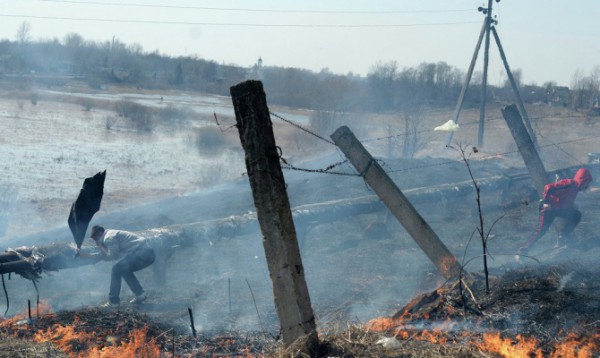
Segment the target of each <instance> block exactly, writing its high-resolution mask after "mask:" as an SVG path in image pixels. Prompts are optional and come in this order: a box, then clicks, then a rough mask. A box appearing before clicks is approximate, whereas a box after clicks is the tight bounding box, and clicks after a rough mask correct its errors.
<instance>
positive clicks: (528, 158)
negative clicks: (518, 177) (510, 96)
mask: <svg viewBox="0 0 600 358" xmlns="http://www.w3.org/2000/svg"><path fill="white" fill-rule="evenodd" d="M502 116H503V117H504V119H505V120H506V124H507V125H508V128H509V129H510V133H511V134H512V136H513V138H514V139H515V142H516V143H517V147H518V148H519V153H521V157H523V161H524V162H525V166H526V167H527V170H528V171H529V175H531V179H532V180H533V185H535V189H536V190H537V192H538V194H539V195H540V196H541V195H542V193H543V192H544V186H546V184H548V174H547V173H546V169H545V168H544V164H543V163H542V160H541V159H540V156H539V155H538V152H537V151H536V150H535V145H534V144H533V141H532V140H531V137H530V136H529V133H528V132H527V129H526V128H525V125H524V124H523V120H522V119H521V114H519V110H518V109H517V106H515V105H514V104H511V105H510V106H506V107H504V108H503V109H502Z"/></svg>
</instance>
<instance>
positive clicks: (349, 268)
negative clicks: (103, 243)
mask: <svg viewBox="0 0 600 358" xmlns="http://www.w3.org/2000/svg"><path fill="white" fill-rule="evenodd" d="M1 94H2V96H0V131H1V132H2V133H3V136H2V138H0V155H1V156H2V158H3V159H2V165H3V176H2V178H0V190H1V192H2V198H1V199H0V204H1V205H2V206H1V207H0V210H1V211H0V215H1V216H0V217H1V222H0V224H1V227H0V228H1V230H0V233H2V234H3V235H2V236H3V237H2V244H3V247H4V248H5V249H6V248H10V247H14V246H17V245H29V246H31V245H44V244H49V243H52V242H58V241H70V240H71V237H70V233H69V231H68V229H67V227H66V219H67V217H68V212H69V209H70V205H71V203H72V202H73V200H74V199H75V198H76V196H77V194H78V192H79V189H80V188H81V184H82V182H83V179H84V178H86V177H88V176H91V175H93V174H95V173H96V172H98V171H102V170H107V180H106V185H105V196H104V198H103V202H102V208H101V211H100V212H99V213H98V214H97V215H96V216H95V218H94V220H93V221H94V223H103V224H105V225H106V226H108V227H114V228H121V229H128V230H133V231H142V230H149V229H160V228H163V227H165V228H167V229H166V230H168V228H169V227H172V226H177V225H186V224H196V225H198V226H199V227H202V223H203V222H205V221H207V220H210V219H224V218H228V217H231V216H239V215H243V214H247V213H251V212H253V211H255V208H254V206H253V202H252V197H251V192H250V188H249V185H248V180H247V177H246V176H245V175H244V173H245V164H244V154H243V151H242V150H241V146H240V144H239V139H238V134H237V129H236V128H235V127H231V126H232V125H233V124H234V123H235V121H234V117H233V109H232V108H231V102H230V99H229V98H227V97H216V96H211V95H206V94H198V93H171V92H169V93H158V92H149V91H140V90H135V89H130V88H112V89H110V90H106V91H102V92H91V91H89V90H87V89H85V88H81V87H73V88H69V89H64V88H63V89H61V90H60V91H59V90H50V89H32V90H29V91H26V92H24V91H16V90H4V91H3V92H2V93H1ZM267 100H268V93H267ZM501 107H502V105H501V104H494V105H490V106H489V108H488V111H487V117H486V118H487V120H486V127H485V137H484V145H483V146H478V145H477V131H478V120H479V112H478V110H477V109H465V110H464V111H463V114H462V115H461V119H460V126H461V128H460V130H459V131H458V132H456V134H455V136H454V139H453V141H452V144H453V146H454V147H455V148H458V147H462V148H465V149H466V150H467V154H468V155H469V160H470V163H471V164H472V169H473V171H474V175H475V177H476V178H485V177H488V176H492V175H498V174H503V173H509V172H513V171H515V170H516V171H519V170H523V163H522V160H521V159H520V157H519V154H518V151H517V149H516V146H515V145H514V140H513V139H512V137H511V135H510V133H509V131H508V129H507V127H506V124H505V122H504V120H503V118H502V116H501V114H500V108H501ZM132 108H133V109H132ZM527 109H528V114H529V116H530V118H531V120H532V125H533V127H534V128H535V130H536V133H537V135H538V141H539V146H540V155H541V157H542V160H543V161H544V164H545V166H546V169H547V170H554V169H559V168H566V167H572V166H578V165H585V164H587V163H588V153H592V152H597V151H598V144H597V140H596V138H597V137H598V134H600V126H599V124H598V123H597V122H598V120H597V118H595V117H588V116H586V115H585V114H582V113H578V112H571V111H569V110H568V109H565V108H554V107H550V106H547V105H544V104H534V105H530V106H528V108H527ZM270 110H271V111H272V112H274V113H276V114H278V115H279V116H281V117H283V118H285V119H288V120H291V121H293V122H294V123H296V124H298V125H300V126H302V127H303V128H306V129H308V130H309V131H312V132H313V133H316V134H319V135H320V136H322V137H324V138H329V135H330V134H331V133H332V132H333V130H335V128H337V126H340V125H348V126H349V127H350V128H351V129H352V130H353V132H354V133H355V134H356V135H357V137H358V138H359V139H361V141H362V142H363V143H364V144H365V146H366V147H367V149H368V150H369V151H370V152H371V153H372V154H373V155H375V156H377V157H378V158H381V159H382V162H383V163H385V164H384V165H383V166H384V168H385V169H386V170H387V171H388V172H389V173H390V175H391V176H392V178H393V179H394V181H395V182H396V183H397V184H398V185H399V187H400V188H401V189H403V190H404V189H411V188H418V187H427V186H431V185H437V184H442V183H454V182H461V181H465V180H469V174H468V171H467V168H466V166H465V165H464V163H463V162H462V161H461V160H460V156H459V154H458V152H457V151H456V150H455V149H451V148H446V147H445V142H446V138H447V135H448V134H447V133H446V132H439V131H434V130H433V128H434V127H436V126H439V125H441V124H443V123H445V122H446V121H447V120H448V119H451V116H452V111H453V108H447V109H427V110H422V111H421V112H419V115H420V118H421V121H420V122H419V127H418V130H417V131H415V132H413V133H415V135H414V138H416V139H417V141H418V144H417V145H416V146H415V155H414V158H401V156H400V154H401V153H402V148H403V144H404V142H403V141H404V139H405V138H406V137H408V136H407V135H406V132H405V129H404V128H405V127H404V123H403V121H402V117H401V116H400V115H399V114H389V115H373V114H365V113H362V114H345V115H343V116H338V117H336V118H335V121H334V123H326V124H323V123H322V122H317V121H314V120H313V119H311V118H312V117H313V116H314V113H312V112H311V111H308V110H301V109H290V108H282V107H277V106H270ZM140 111H141V112H142V113H145V114H146V115H145V116H144V117H143V118H151V119H152V120H151V121H150V122H148V121H144V120H142V119H140V117H139V116H138V115H136V114H135V113H139V112H140ZM215 117H216V119H217V120H218V123H217V120H215ZM272 120H273V123H274V131H275V136H276V141H277V144H278V145H279V146H280V147H281V150H282V156H283V157H284V158H285V159H286V161H288V162H289V163H291V164H293V165H294V166H296V167H299V168H305V169H311V170H318V169H323V168H325V167H327V166H328V165H330V164H332V163H336V162H339V161H343V160H344V159H345V158H344V157H343V154H341V152H339V151H338V150H337V149H336V148H335V147H334V146H332V145H331V144H329V143H326V142H324V141H323V140H321V139H319V138H316V137H315V136H312V135H310V134H309V133H307V132H306V131H302V130H300V129H298V128H297V127H296V126H293V125H290V124H289V123H288V122H286V121H282V120H279V119H278V118H276V117H274V116H272ZM473 147H477V153H475V152H474V150H473ZM336 170H340V171H344V172H347V173H353V169H352V168H350V166H349V165H348V164H344V165H342V166H340V167H338V169H336ZM284 174H285V176H286V183H287V184H288V195H289V196H290V202H291V205H292V207H296V206H299V205H309V204H315V203H319V202H324V201H327V200H336V199H344V198H358V197H362V196H365V195H373V194H374V193H373V191H372V190H371V189H370V188H369V187H368V186H367V185H366V184H365V183H364V181H363V180H362V179H361V178H359V177H357V176H337V175H331V174H323V173H314V172H306V171H298V170H286V171H285V172H284ZM594 174H595V175H596V176H597V174H598V173H596V172H595V173H594ZM594 185H595V184H594ZM592 189H594V188H592ZM495 195H497V193H486V192H484V193H482V196H484V197H485V199H486V203H487V204H486V205H491V206H494V203H499V202H502V200H501V199H502V198H496V197H495ZM597 196H598V191H596V190H593V191H591V192H589V193H585V194H582V196H581V198H580V200H579V202H580V206H581V208H582V211H584V220H583V221H582V223H581V225H580V226H579V227H578V229H577V231H576V234H577V235H579V237H580V238H581V239H582V240H583V242H585V245H586V246H585V247H586V248H587V249H588V250H587V251H584V252H578V253H577V254H576V255H577V256H571V255H565V257H564V258H565V259H567V260H574V259H575V257H580V258H582V260H583V259H585V260H588V259H589V260H593V257H594V255H595V252H596V251H595V250H596V246H595V245H594V244H593V243H594V242H596V241H597V240H598V238H599V236H598V234H597V233H596V232H597V230H596V228H597V225H596V223H595V222H594V220H593V218H594V217H597V215H596V214H597V213H598V209H597V207H596V203H597ZM527 200H528V198H527V197H525V196H524V197H523V198H522V200H521V201H520V202H519V201H518V202H516V203H513V204H514V205H512V206H511V207H510V209H503V208H498V207H496V208H491V207H490V206H486V207H485V208H484V209H485V213H486V221H485V222H486V225H491V223H492V222H494V221H495V220H497V219H498V222H497V224H496V225H495V226H494V228H493V230H491V236H490V246H489V248H490V252H491V253H492V254H493V255H494V260H492V261H491V267H492V271H493V272H494V273H495V274H500V273H502V272H505V271H507V270H510V269H513V268H515V267H522V266H523V265H528V264H529V262H527V261H526V262H523V261H521V262H519V263H516V262H515V261H514V258H513V256H514V253H515V248H516V247H517V246H518V245H519V244H520V243H522V242H523V241H524V240H526V238H527V235H528V234H529V233H530V231H531V230H533V228H534V225H535V223H536V220H537V216H536V211H535V208H534V207H535V205H529V204H530V203H528V202H527ZM490 203H491V204H490ZM417 209H418V210H420V212H421V213H422V215H423V216H424V218H425V219H426V220H427V221H428V222H429V223H430V225H431V226H432V228H433V229H434V230H435V231H436V232H437V233H438V234H439V236H440V237H441V239H442V240H443V241H444V242H445V243H446V245H447V246H448V247H449V248H450V250H451V251H452V252H453V253H454V254H455V255H456V256H457V257H461V258H466V259H470V258H473V257H477V255H479V254H480V251H481V249H480V246H478V244H477V242H476V240H471V238H472V235H473V231H474V229H475V228H476V225H477V220H478V218H477V212H476V208H475V193H474V192H473V196H471V197H470V196H467V197H465V198H464V202H463V201H461V202H450V203H436V204H427V205H423V206H418V207H417ZM500 217H501V219H499V218H500ZM487 228H488V229H490V226H487ZM200 230H201V229H200ZM298 235H299V241H300V245H301V251H302V255H303V263H304V266H305V269H306V275H307V282H308V285H309V290H310V293H311V300H312V303H313V307H314V309H315V312H316V314H317V317H318V324H319V325H320V327H324V329H333V327H341V326H344V325H346V324H349V323H356V322H366V321H368V320H370V319H372V318H375V317H378V316H387V315H393V314H394V313H395V312H396V311H397V310H399V309H400V308H402V307H403V306H404V305H405V304H406V303H407V302H409V301H410V300H411V299H412V298H413V297H415V296H416V295H418V294H420V293H422V292H426V291H428V290H431V289H434V288H435V287H437V286H438V285H439V284H441V283H442V281H443V280H442V279H441V277H440V276H439V274H438V273H437V270H436V269H435V267H434V266H433V265H431V263H430V262H429V261H428V260H427V259H426V257H425V256H424V255H423V253H422V252H421V251H420V250H419V248H418V246H417V245H416V244H415V243H414V242H413V241H412V239H411V238H410V237H409V236H408V235H407V233H406V232H405V231H404V230H403V228H402V227H401V226H400V225H399V224H398V223H397V222H395V220H394V219H393V217H391V216H390V215H389V214H387V213H386V212H385V211H378V212H373V213H369V214H364V215H357V216H351V217H348V218H345V219H341V220H335V221H332V222H319V223H317V224H315V225H314V226H311V227H309V229H307V230H306V231H305V232H301V233H299V234H298ZM554 235H555V233H554V232H552V233H549V234H548V235H547V236H548V237H547V238H545V240H543V242H541V243H540V246H539V249H538V251H534V254H537V253H541V252H543V251H544V250H546V249H547V247H548V246H551V245H552V244H553V242H552V239H553V238H554ZM532 262H533V261H532ZM468 269H469V270H473V271H475V272H478V271H480V270H481V263H480V261H479V260H474V261H472V263H470V264H469V266H468ZM109 271H110V266H109V265H108V264H98V265H94V266H92V267H82V268H80V269H76V270H75V269H71V270H63V271H59V272H56V273H53V274H52V275H45V276H44V277H43V278H42V279H41V280H40V282H39V283H38V286H39V292H40V297H41V298H42V299H43V300H45V301H47V302H48V303H49V305H50V306H51V307H52V308H53V309H54V310H73V309H79V308H83V307H89V306H96V305H98V304H100V303H102V301H103V300H104V299H105V297H106V292H107V286H108V276H109ZM167 272H168V275H167V286H166V288H164V287H163V288H161V287H155V286H152V273H151V272H150V270H144V271H143V272H141V275H140V276H141V278H142V281H143V283H144V284H145V285H147V286H148V287H149V291H150V292H151V304H152V305H154V306H155V307H157V308H158V309H157V310H155V311H153V312H150V313H151V314H153V315H154V317H156V318H159V319H161V320H162V319H166V320H168V321H169V323H172V324H176V325H179V326H180V327H186V326H187V324H188V323H187V311H186V308H187V307H193V309H194V312H196V315H197V322H198V323H197V325H198V327H197V328H198V329H199V330H200V331H201V332H207V333H208V332H232V331H239V330H243V331H244V330H250V331H256V330H263V331H267V332H270V333H271V334H273V335H276V334H277V319H276V316H275V313H274V307H273V293H272V289H271V287H272V286H271V283H270V279H269V274H268V271H267V269H266V262H265V258H264V251H263V248H262V244H261V237H260V234H259V233H258V232H251V233H247V232H246V233H241V234H240V235H227V236H226V235H223V236H218V237H214V238H212V239H211V240H206V241H201V242H197V244H196V245H194V246H193V247H190V248H186V249H185V250H181V251H179V252H177V251H176V252H175V254H174V255H173V257H172V259H171V261H170V263H169V267H168V271H167ZM332 287H335V289H332ZM8 291H9V293H11V296H13V297H14V299H13V301H12V302H11V306H10V310H9V315H11V314H16V313H17V312H21V311H22V309H23V308H24V307H25V306H26V300H27V299H34V297H35V295H36V291H34V290H33V288H32V287H31V285H30V284H29V282H28V281H26V280H22V279H20V278H19V279H14V280H12V282H9V284H8ZM129 294H130V293H129V291H128V290H127V289H124V296H125V297H126V296H127V295H129ZM0 304H1V303H0Z"/></svg>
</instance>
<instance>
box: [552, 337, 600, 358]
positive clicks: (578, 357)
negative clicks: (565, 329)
mask: <svg viewBox="0 0 600 358" xmlns="http://www.w3.org/2000/svg"><path fill="white" fill-rule="evenodd" d="M599 342H600V333H596V334H593V335H592V336H591V337H579V336H578V335H576V334H574V333H570V334H568V335H567V337H566V338H565V339H564V340H563V341H561V342H560V343H558V344H557V345H556V346H554V352H552V354H551V355H550V358H591V357H593V354H594V352H598V350H600V343H599Z"/></svg>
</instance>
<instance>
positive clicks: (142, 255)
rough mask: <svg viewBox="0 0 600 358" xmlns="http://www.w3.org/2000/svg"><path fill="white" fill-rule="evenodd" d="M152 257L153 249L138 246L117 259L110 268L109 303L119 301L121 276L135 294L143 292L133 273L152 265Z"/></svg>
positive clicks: (153, 255)
mask: <svg viewBox="0 0 600 358" xmlns="http://www.w3.org/2000/svg"><path fill="white" fill-rule="evenodd" d="M154 259H155V254H154V250H152V249H150V248H138V249H136V250H134V251H133V252H131V253H129V254H127V255H125V257H123V258H122V259H121V260H119V262H117V263H116V264H115V265H114V266H113V268H112V273H111V276H110V292H109V294H108V300H109V301H110V302H111V303H119V301H120V299H119V295H120V293H121V278H123V279H124V280H125V282H127V285H128V286H129V288H130V289H131V291H133V293H134V294H135V295H136V296H138V295H141V294H142V293H144V289H143V288H142V285H140V281H138V279H137V278H136V277H135V275H134V274H133V273H134V272H136V271H139V270H141V269H143V268H146V267H148V266H150V265H152V263H153V262H154Z"/></svg>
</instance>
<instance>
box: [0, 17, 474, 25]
mask: <svg viewBox="0 0 600 358" xmlns="http://www.w3.org/2000/svg"><path fill="white" fill-rule="evenodd" d="M0 17H14V18H25V19H43V20H63V21H65V20H66V21H92V22H114V23H131V24H160V25H202V26H242V27H296V28H392V27H421V26H452V25H466V24H475V23H479V22H478V21H464V22H438V23H414V24H356V25H342V24H314V25H311V24H256V23H254V24H253V23H234V22H232V23H225V22H202V21H200V22H196V21H164V20H124V19H106V18H89V17H87V18H86V17H66V16H37V15H20V14H0Z"/></svg>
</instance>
